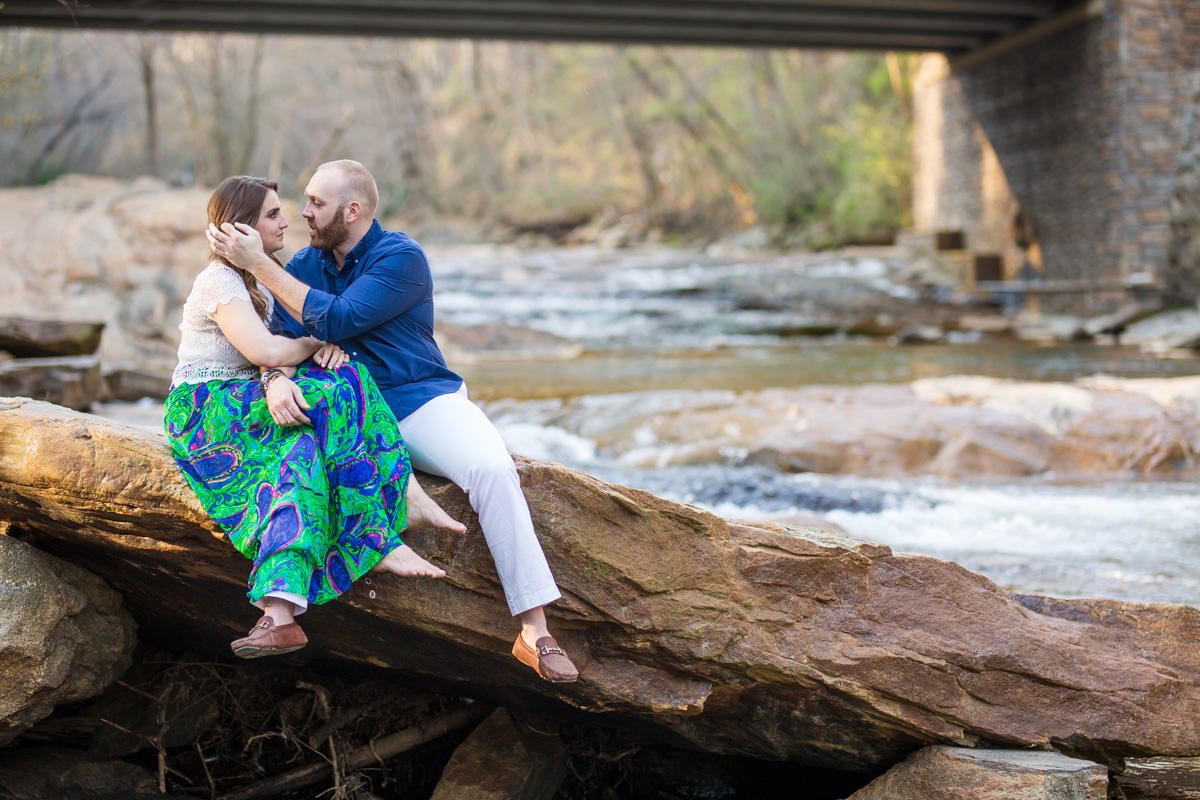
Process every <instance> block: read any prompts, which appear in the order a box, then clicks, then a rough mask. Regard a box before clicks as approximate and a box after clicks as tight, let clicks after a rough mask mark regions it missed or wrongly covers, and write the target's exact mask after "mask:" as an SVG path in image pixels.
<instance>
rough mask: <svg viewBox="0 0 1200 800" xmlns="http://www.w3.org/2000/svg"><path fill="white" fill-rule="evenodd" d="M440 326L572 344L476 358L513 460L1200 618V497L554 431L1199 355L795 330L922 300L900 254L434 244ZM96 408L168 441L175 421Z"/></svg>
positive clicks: (1165, 784)
mask: <svg viewBox="0 0 1200 800" xmlns="http://www.w3.org/2000/svg"><path fill="white" fill-rule="evenodd" d="M430 256H431V262H432V263H433V267H434V275H435V282H436V285H437V287H438V291H437V294H436V295H435V301H436V303H437V308H438V318H439V320H441V321H445V322H449V323H452V324H454V325H459V326H469V325H479V324H487V323H503V324H507V325H512V326H517V327H522V328H530V329H534V330H539V331H542V332H545V333H551V334H555V335H557V336H561V337H565V338H567V339H570V340H572V341H574V342H578V343H580V344H582V345H583V346H584V347H585V348H586V351H585V352H584V354H583V355H581V356H579V357H578V358H574V359H570V360H552V359H544V360H539V359H538V358H537V357H536V356H534V357H530V358H525V359H520V360H494V361H489V360H487V359H481V360H479V361H478V362H476V363H470V364H464V365H456V364H451V366H452V367H456V368H458V369H459V371H460V372H461V373H462V374H463V375H464V377H465V378H466V380H467V383H468V386H469V388H470V391H471V395H472V397H473V399H475V400H477V401H479V402H480V403H481V405H483V407H484V409H485V411H487V412H488V414H489V416H491V417H492V419H493V421H494V422H495V423H496V424H497V427H498V428H499V429H500V432H501V434H502V435H503V436H504V439H505V442H506V443H507V444H508V446H509V447H510V449H512V450H514V451H516V452H519V453H522V454H525V455H528V456H531V457H536V458H548V459H552V460H555V461H559V462H562V463H564V464H567V465H568V466H572V467H575V468H578V469H582V470H585V471H587V472H589V473H592V474H594V475H596V476H597V477H600V478H602V479H604V480H609V481H613V482H617V483H621V484H624V485H629V486H634V487H637V488H642V489H646V490H648V491H651V492H653V493H655V494H658V495H660V496H664V497H668V498H671V499H676V500H680V501H683V502H689V503H694V504H696V505H699V506H701V507H704V508H707V509H709V510H711V511H713V512H715V513H717V514H719V515H721V516H725V517H729V518H742V519H764V518H767V519H772V518H773V519H782V520H786V519H788V518H789V517H795V516H798V515H811V514H813V513H816V514H821V515H823V516H825V517H826V518H828V519H829V520H831V521H833V522H835V523H837V524H838V525H841V526H842V527H843V528H845V529H846V530H847V531H848V532H849V533H851V534H852V535H854V536H856V537H859V538H862V539H867V540H871V541H875V542H881V543H884V544H887V545H890V546H891V547H892V548H893V550H895V551H898V552H912V553H923V554H928V555H932V556H936V557H939V558H945V559H949V560H952V561H956V562H958V563H961V564H963V565H964V566H966V567H967V568H969V569H972V570H975V571H977V572H980V573H982V574H984V575H986V576H988V577H989V578H991V579H992V580H994V581H995V582H996V583H997V584H999V585H1000V586H1002V587H1004V588H1006V589H1011V590H1015V591H1019V592H1032V593H1040V594H1050V595H1057V596H1064V597H1079V596H1101V597H1111V598H1117V599H1122V600H1133V601H1141V602H1168V603H1186V604H1192V605H1200V487H1197V486H1195V485H1193V484H1191V483H1184V482H1171V481H1152V480H1134V479H1130V480H1120V481H1111V480H1110V481H1093V482H1079V481H1076V482H1072V483H1064V482H1060V481H1056V480H1055V479H1053V478H1043V479H1037V480H1022V481H1004V482H998V481H983V480H980V481H960V482H956V483H947V482H940V481H934V480H928V479H912V480H888V481H882V480H868V479H861V478H856V477H853V476H830V475H813V474H803V475H785V474H780V473H776V472H771V471H768V470H765V469H763V468H761V467H752V466H745V465H739V464H737V463H736V462H722V463H712V464H698V465H692V466H686V467H670V468H663V469H633V468H629V467H627V466H623V465H622V464H621V463H619V462H617V461H614V460H612V459H609V458H606V457H605V456H604V455H603V454H602V453H601V452H600V448H598V447H597V443H596V442H594V441H591V440H589V439H588V438H587V437H585V436H582V435H580V433H579V432H577V431H568V430H564V429H562V428H559V427H556V426H555V425H553V424H551V423H550V422H549V420H550V418H551V417H552V416H553V414H552V412H553V409H554V407H555V403H557V402H560V401H561V400H563V399H565V398H578V397H596V396H604V397H605V398H606V402H603V403H597V404H596V412H595V413H597V414H613V415H619V414H621V413H622V408H628V407H630V406H631V405H633V406H636V405H637V404H639V403H644V402H649V401H651V400H652V399H653V398H654V397H657V396H661V395H662V394H664V393H666V394H669V393H681V392H682V393H688V392H697V391H704V390H711V389H724V390H729V389H734V390H752V389H761V388H768V387H798V386H805V385H815V384H861V383H873V382H885V383H886V382H905V381H911V380H915V379H918V378H928V377H936V376H944V375H953V374H974V375H988V376H993V377H1005V378H1019V379H1026V380H1040V381H1070V380H1073V379H1076V378H1079V377H1084V376H1091V375H1097V374H1103V375H1111V376H1116V377H1171V376H1182V375H1193V374H1200V359H1196V358H1184V359H1176V360H1161V359H1156V358H1152V357H1149V356H1147V355H1144V354H1143V353H1141V352H1139V351H1138V350H1137V349H1136V348H1130V347H1117V346H1102V345H1095V344H1088V343H1077V344H1069V345H1062V344H1059V345H1053V346H1038V345H1031V344H1025V343H1019V342H1012V341H1003V342H998V341H981V340H979V339H977V338H973V337H970V336H964V337H959V338H958V340H957V341H954V342H952V343H947V344H939V345H928V346H918V347H893V346H889V345H888V344H886V343H884V342H881V341H879V340H868V339H846V338H837V337H824V338H812V337H802V336H796V335H794V334H795V332H796V331H797V330H802V329H806V327H808V326H810V325H811V323H812V321H813V319H815V318H819V317H820V316H821V315H822V314H823V313H825V311H827V310H828V308H830V307H831V303H832V302H833V300H834V299H836V300H837V302H845V301H846V298H851V299H855V298H857V299H858V300H861V301H863V302H870V301H872V300H874V299H877V300H880V301H887V302H907V301H909V300H912V299H913V298H914V296H915V295H914V293H913V292H912V290H911V289H909V288H907V287H906V286H905V285H904V284H903V282H902V281H901V280H900V279H899V278H898V277H897V276H898V275H900V274H902V273H903V272H904V270H905V268H906V265H905V264H904V263H903V262H902V261H900V260H899V259H897V258H896V257H895V255H894V254H892V253H891V252H889V251H879V252H864V253H858V254H850V255H847V254H840V255H839V254H834V255H812V254H800V255H790V256H786V255H785V256H762V255H759V256H746V255H744V254H730V255H726V256H720V255H712V254H709V255H704V254H700V253H695V252H689V251H683V250H675V249H670V248H654V249H648V250H639V251H600V250H587V249H550V250H544V251H527V250H518V249H515V248H496V247H446V248H437V247H431V248H430ZM100 413H104V414H107V415H110V416H114V417H116V418H119V419H125V420H127V421H132V422H135V423H141V424H146V425H148V426H150V427H157V426H158V425H159V424H160V423H159V420H158V418H156V416H155V415H156V414H159V415H160V414H161V406H158V405H156V404H145V403H144V404H142V405H141V406H123V405H109V406H106V407H103V408H101V409H100ZM1197 774H1200V767H1197V766H1196V764H1195V763H1194V762H1192V761H1190V760H1147V761H1143V762H1135V763H1131V766H1130V770H1129V776H1128V779H1127V781H1126V787H1127V790H1128V792H1129V796H1131V797H1145V798H1184V797H1194V798H1200V779H1198V778H1197V777H1196V775H1197Z"/></svg>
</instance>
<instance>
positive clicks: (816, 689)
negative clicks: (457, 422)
mask: <svg viewBox="0 0 1200 800" xmlns="http://www.w3.org/2000/svg"><path fill="white" fill-rule="evenodd" d="M0 442H2V443H3V446H2V447H0V519H10V520H15V523H14V530H17V531H19V533H20V534H21V535H22V536H23V537H27V538H28V539H30V540H32V541H36V542H37V543H38V545H39V547H42V548H43V549H45V550H47V551H51V552H54V553H57V554H62V555H69V557H70V558H72V559H73V560H74V561H75V562H77V563H79V564H81V565H85V566H87V567H88V568H89V569H91V570H93V571H95V572H97V573H99V574H101V575H102V576H104V577H105V578H106V579H107V580H108V581H109V582H110V583H111V584H112V585H113V586H115V587H116V588H117V589H118V590H120V591H121V592H122V593H123V594H124V596H125V600H126V603H127V604H128V605H129V607H130V608H131V609H132V610H133V611H134V613H135V616H136V617H137V618H138V620H139V623H140V624H141V625H142V632H143V636H144V637H159V638H160V639H177V638H178V637H186V638H187V640H188V641H189V642H190V643H191V644H192V645H193V646H195V647H203V648H211V650H212V652H213V654H214V658H217V657H221V658H228V659H230V660H232V658H231V656H229V654H228V642H229V640H230V639H232V638H234V637H235V636H237V635H239V634H240V633H241V632H242V631H244V629H245V627H246V624H247V623H248V622H252V621H253V613H252V611H251V610H250V609H249V607H248V606H247V605H246V602H245V596H244V593H245V580H246V576H247V573H248V571H249V570H248V563H247V562H246V561H245V560H244V559H243V558H242V557H241V556H240V555H238V554H237V553H236V552H235V551H234V550H233V548H232V547H231V546H230V545H229V544H228V542H226V541H224V540H223V539H222V538H221V537H220V536H218V535H216V533H215V531H216V529H215V526H214V525H213V523H212V522H211V521H210V520H209V519H208V518H207V517H206V515H205V514H204V513H203V511H202V509H201V508H200V507H199V505H198V503H197V502H196V500H195V498H194V497H193V496H192V495H191V493H190V492H189V491H188V490H187V488H186V486H185V484H184V483H183V481H182V478H181V477H180V475H179V474H178V472H177V470H176V467H175V465H174V463H173V462H172V461H171V459H170V457H169V455H168V451H167V448H166V445H165V441H164V438H163V437H162V436H160V435H156V434H152V433H148V432H145V431H140V430H136V429H132V428H127V427H123V426H120V425H117V424H115V423H111V422H107V421H105V420H101V419H99V418H96V417H91V416H89V415H84V414H77V413H73V412H70V411H66V410H64V409H60V408H56V407H53V406H49V405H47V404H43V403H35V402H29V401H12V400H9V401H5V402H4V403H2V404H0ZM517 464H518V471H519V473H520V477H521V482H522V488H523V490H524V492H525V494H526V497H527V498H528V499H529V502H530V507H531V511H532V513H533V519H534V524H535V527H536V530H537V532H538V535H539V538H540V540H541V542H542V545H543V547H544V548H545V551H546V555H547V558H548V560H549V562H550V565H551V567H552V569H553V570H554V573H555V576H556V578H557V581H558V584H559V586H560V587H561V588H562V591H563V598H562V600H560V601H559V602H557V603H555V604H553V605H551V606H550V607H549V608H548V613H549V615H550V617H551V627H552V629H553V630H554V631H555V633H556V637H557V638H558V640H559V642H560V643H561V644H563V645H564V647H566V648H567V650H568V651H569V652H571V653H572V655H573V656H574V658H575V660H576V663H577V665H578V666H579V667H580V670H581V674H580V680H579V681H578V682H577V683H575V684H566V685H554V684H549V683H547V682H546V681H543V680H541V679H540V678H539V677H538V676H537V675H536V674H535V673H534V672H533V671H532V670H530V669H529V668H528V667H526V666H524V665H523V664H520V663H519V662H517V661H516V660H515V659H514V658H512V656H511V654H510V650H511V646H512V640H513V638H514V637H515V636H516V635H517V627H516V625H515V624H514V622H513V619H512V617H511V616H510V614H509V612H508V609H507V607H506V605H505V603H504V600H503V596H502V592H501V590H500V586H499V582H498V580H497V577H496V572H495V568H494V566H493V562H492V558H491V556H490V554H489V552H488V550H487V548H486V545H485V543H484V540H483V536H482V534H481V531H480V529H479V526H478V521H477V519H476V517H475V515H474V513H473V512H472V511H471V508H470V505H469V503H468V502H467V498H466V496H465V495H464V494H463V493H462V492H461V491H459V490H458V489H457V488H456V487H453V486H452V485H450V484H448V483H446V482H445V481H442V480H439V479H436V478H434V477H432V476H429V477H426V478H424V479H423V483H425V484H426V488H427V490H428V491H429V492H430V494H431V495H432V496H433V497H434V498H435V499H436V500H437V501H438V502H439V503H441V504H442V506H443V507H445V508H446V509H447V511H448V512H450V513H451V514H452V515H454V516H456V517H458V518H459V519H462V520H463V521H464V522H466V523H467V524H468V526H469V530H468V532H467V533H466V534H464V535H461V536H450V535H446V534H443V533H439V532H436V531H432V530H412V531H407V532H406V534H405V540H406V541H407V542H408V543H409V544H411V545H412V547H413V548H414V549H415V550H417V551H418V552H420V553H422V554H423V555H425V556H426V557H429V558H430V559H432V560H433V561H435V562H437V563H439V564H442V565H444V566H445V567H446V569H447V575H446V577H445V578H444V579H441V580H437V581H430V580H420V579H415V578H408V579H405V578H398V577H395V576H391V575H382V576H372V580H371V583H370V584H367V583H366V581H365V580H364V581H360V582H359V583H357V584H356V585H355V586H354V587H352V588H351V589H350V591H349V592H347V593H346V594H345V595H344V596H343V597H341V598H339V599H338V600H337V601H336V602H333V603H330V604H327V605H324V606H321V607H320V608H319V609H314V610H313V611H312V612H311V613H309V614H307V615H305V617H304V620H303V624H304V628H305V631H306V632H307V634H308V637H309V640H310V644H309V645H308V647H307V648H305V650H302V651H300V652H299V653H298V654H296V655H297V657H299V658H309V659H312V658H320V659H322V660H326V661H329V662H334V663H340V664H343V665H345V666H346V667H347V668H349V667H352V666H354V665H360V666H362V667H363V668H368V667H374V668H377V669H381V670H392V671H395V672H396V673H416V674H419V675H421V676H423V679H424V680H425V681H426V682H427V683H435V682H437V681H444V682H446V684H447V685H450V686H458V687H462V686H464V685H466V686H469V687H470V690H471V693H472V695H473V696H475V697H478V698H479V699H481V700H487V701H489V702H494V703H496V704H497V705H503V706H513V705H516V704H523V705H528V704H537V705H538V706H539V707H541V708H542V709H543V710H545V711H546V712H547V713H554V711H555V709H560V710H561V709H562V708H563V706H561V705H559V704H560V703H562V704H566V705H569V706H574V707H575V708H576V709H577V710H576V711H574V712H572V713H571V715H569V716H573V718H575V719H578V710H583V711H586V712H588V713H589V714H594V715H595V716H594V717H591V719H593V720H595V721H596V722H598V723H611V724H613V725H616V726H620V727H622V728H623V729H625V730H630V731H636V732H637V733H638V735H639V736H641V737H643V738H646V739H657V740H659V741H663V742H665V743H668V744H673V745H678V746H685V747H689V748H691V749H696V750H702V751H708V752H714V753H724V754H730V755H743V756H750V757H753V758H760V759H769V760H780V761H794V762H799V763H803V764H807V765H812V766H821V767H829V768H836V769H844V770H854V771H860V772H873V771H878V770H881V769H883V768H885V767H886V766H888V765H890V764H893V763H895V762H896V761H898V760H900V759H902V758H903V757H904V756H906V755H907V754H909V753H911V752H912V751H914V750H917V749H920V748H921V747H923V746H925V745H929V744H936V743H952V744H957V745H973V746H988V745H1003V746H1009V747H1025V748H1043V749H1044V748H1047V747H1049V746H1050V745H1051V744H1054V745H1055V746H1057V747H1059V748H1060V749H1064V748H1069V749H1070V750H1072V751H1073V752H1075V753H1078V754H1080V755H1084V756H1087V757H1090V758H1094V759H1096V760H1100V761H1104V762H1106V763H1107V762H1110V761H1115V760H1116V759H1119V758H1123V757H1134V756H1138V755H1150V754H1155V755H1180V756H1182V755H1195V754H1200V729H1198V728H1197V727H1196V726H1195V725H1194V724H1192V723H1193V721H1194V720H1195V718H1196V716H1197V714H1200V651H1198V650H1197V648H1196V647H1195V640H1196V635H1197V631H1198V630H1200V610H1197V609H1194V608H1191V607H1187V606H1167V605H1141V604H1136V603H1124V602H1119V601H1107V600H1057V599H1050V598H1037V597H1030V596H1016V595H1012V594H1009V593H1006V592H1003V591H1001V590H1000V589H999V588H997V587H996V585H995V584H993V583H992V582H991V581H989V580H987V579H985V578H983V577H982V576H979V575H975V574H973V573H970V572H968V571H967V570H965V569H963V568H962V567H960V566H958V565H955V564H951V563H948V562H944V561H939V560H937V559H934V558H929V557H924V556H914V555H896V554H893V553H892V552H891V550H890V549H889V548H887V547H884V546H881V545H876V544H870V543H868V542H863V541H858V540H854V539H850V538H848V537H845V536H840V535H838V534H836V533H834V532H831V531H823V530H817V529H793V528H788V527H786V526H783V525H778V524H772V523H751V524H746V523H734V522H729V521H726V520H723V519H721V518H719V517H716V516H713V515H711V514H708V513H706V512H704V511H701V510H700V509H697V508H695V507H691V506H686V505H680V504H677V503H672V502H669V501H665V500H662V499H660V498H657V497H655V496H653V495H651V494H648V493H646V492H641V491H637V490H634V489H629V488H625V487H621V486H616V485H612V484H606V483H603V482H601V481H598V480H596V479H594V478H592V477H590V476H588V475H585V474H583V473H580V472H576V471H573V470H569V469H566V468H564V467H562V466H560V465H557V464H553V463H550V462H542V461H531V460H528V459H522V458H518V460H517ZM218 654H220V655H219V656H218ZM287 658H291V656H288V657H287Z"/></svg>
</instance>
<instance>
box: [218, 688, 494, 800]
mask: <svg viewBox="0 0 1200 800" xmlns="http://www.w3.org/2000/svg"><path fill="white" fill-rule="evenodd" d="M491 711H492V709H491V707H490V706H487V705H485V704H483V703H472V704H470V705H468V706H464V707H463V708H459V709H456V710H454V711H451V712H450V713H448V714H443V715H442V716H440V717H438V718H437V719H435V720H433V721H432V722H430V723H429V724H428V725H418V726H416V727H413V728H406V729H405V730H402V731H398V732H396V733H393V734H392V735H391V736H385V737H384V738H382V739H377V740H375V741H373V742H371V743H370V744H368V745H366V746H365V747H360V748H358V749H357V750H355V751H354V752H352V753H350V755H349V756H347V757H346V758H345V767H346V770H347V771H353V770H356V769H361V768H363V767H365V766H367V765H368V764H374V763H377V762H379V761H382V760H384V759H388V758H391V757H392V756H396V755H399V754H400V753H403V752H405V751H408V750H411V749H413V748H414V747H416V746H417V745H420V744H424V743H425V742H428V741H432V740H433V739H437V738H438V737H440V736H444V735H445V734H447V733H449V732H450V731H455V730H458V729H460V728H467V727H471V726H474V725H477V724H478V723H479V722H481V721H482V720H483V718H484V717H486V716H487V715H488V714H489V713H491ZM332 770H333V767H332V766H331V765H330V764H328V763H317V764H309V765H307V766H303V767H297V768H296V769H293V770H289V771H287V772H284V773H282V774H280V775H276V776H275V777H274V778H268V779H267V780H265V781H260V782H259V783H256V784H253V785H252V786H248V787H246V788H245V789H242V790H241V791H238V792H234V793H233V794H228V795H225V797H224V798H222V800H263V798H267V797H276V796H278V795H281V794H283V793H284V792H291V791H295V790H296V789H300V788H303V787H305V786H311V785H312V784H314V783H317V782H319V781H321V780H324V779H325V778H326V777H327V776H328V775H329V774H330V773H331V772H332Z"/></svg>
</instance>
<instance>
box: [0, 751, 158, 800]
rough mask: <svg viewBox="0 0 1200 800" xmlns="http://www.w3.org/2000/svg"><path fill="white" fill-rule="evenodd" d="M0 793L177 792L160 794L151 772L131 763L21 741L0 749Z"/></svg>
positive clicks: (32, 798)
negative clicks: (24, 744)
mask: <svg viewBox="0 0 1200 800" xmlns="http://www.w3.org/2000/svg"><path fill="white" fill-rule="evenodd" d="M0 797H4V798H5V800H47V798H72V799H75V798H77V799H78V800H128V798H134V797H146V798H156V800H171V798H172V797H177V796H176V795H166V794H160V793H159V791H158V785H157V783H156V782H155V780H154V776H153V775H151V774H150V773H149V772H147V771H146V770H144V769H142V768H141V767H139V766H136V765H134V764H127V763H125V762H124V761H112V760H108V759H103V758H97V757H96V756H92V755H89V754H87V753H84V752H81V751H78V750H71V749H68V748H65V747H21V748H12V749H9V750H0Z"/></svg>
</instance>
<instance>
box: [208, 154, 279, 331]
mask: <svg viewBox="0 0 1200 800" xmlns="http://www.w3.org/2000/svg"><path fill="white" fill-rule="evenodd" d="M268 191H271V192H276V193H278V192H279V184H278V183H276V182H275V181H272V180H268V179H266V178H252V177H250V176H249V175H234V176H233V177H232V178H226V179H225V180H223V181H221V185H220V186H218V187H217V188H216V190H214V191H213V193H212V197H210V198H208V221H209V222H211V223H214V224H215V225H216V226H217V227H220V226H221V225H222V224H223V223H226V222H242V223H245V224H246V225H249V226H250V227H252V228H253V227H254V225H255V224H256V223H257V222H258V215H259V213H261V212H262V205H263V200H264V199H266V196H267V192H268ZM213 258H215V259H216V260H217V261H220V262H221V263H222V264H224V265H225V266H227V267H232V268H233V270H234V271H235V272H237V274H238V275H240V276H241V277H242V282H243V283H245V284H246V289H247V291H249V292H250V301H251V302H252V303H253V304H254V311H255V313H257V314H258V317H259V319H261V320H263V321H264V322H266V321H267V293H266V292H265V291H263V289H262V287H260V286H259V285H258V281H256V280H255V279H254V276H253V275H251V274H250V273H249V272H247V271H246V270H244V269H241V268H239V267H238V266H237V265H235V264H230V263H229V261H228V260H227V259H226V258H225V257H223V256H218V255H213ZM271 258H272V260H274V261H275V263H276V264H278V263H279V259H277V258H275V256H273V255H272V256H271Z"/></svg>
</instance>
